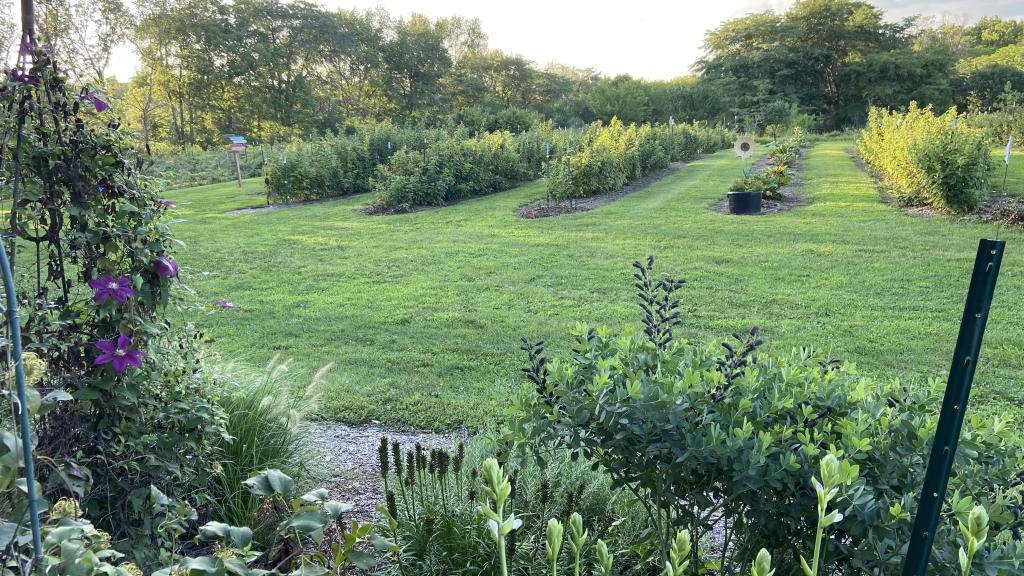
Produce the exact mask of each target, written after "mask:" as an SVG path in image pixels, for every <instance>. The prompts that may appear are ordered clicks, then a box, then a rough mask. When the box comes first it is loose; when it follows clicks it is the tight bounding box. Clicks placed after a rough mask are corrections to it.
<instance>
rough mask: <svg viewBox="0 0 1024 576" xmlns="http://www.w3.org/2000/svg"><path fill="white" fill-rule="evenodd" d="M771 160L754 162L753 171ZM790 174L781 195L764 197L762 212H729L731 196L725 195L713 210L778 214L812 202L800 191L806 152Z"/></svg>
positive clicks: (712, 207) (781, 189) (801, 155)
mask: <svg viewBox="0 0 1024 576" xmlns="http://www.w3.org/2000/svg"><path fill="white" fill-rule="evenodd" d="M770 164H771V162H770V161H769V160H768V158H767V157H765V158H763V159H762V160H761V161H760V162H758V163H757V164H754V167H753V169H752V170H751V172H756V171H758V170H761V169H763V168H766V167H768V166H769V165H770ZM791 172H792V173H791V174H790V179H789V184H786V185H785V186H783V187H782V188H780V189H779V196H778V198H775V199H771V200H769V199H767V198H765V199H763V200H761V212H759V213H757V214H729V198H728V197H725V198H722V199H721V200H719V201H718V202H716V203H714V204H712V205H711V210H713V211H715V212H718V213H719V214H726V215H729V216H764V215H766V214H778V213H779V212H786V211H788V210H792V209H793V208H799V207H801V206H807V205H808V204H810V203H811V202H810V199H809V198H808V197H807V196H806V195H804V194H801V193H800V183H801V180H800V176H801V175H802V174H803V172H804V154H803V153H801V154H800V157H799V158H797V160H796V162H794V163H793V169H792V171H791Z"/></svg>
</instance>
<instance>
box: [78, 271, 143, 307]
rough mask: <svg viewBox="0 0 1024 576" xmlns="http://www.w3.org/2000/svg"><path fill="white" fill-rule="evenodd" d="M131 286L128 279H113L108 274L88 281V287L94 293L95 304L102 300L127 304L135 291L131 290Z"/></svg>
mask: <svg viewBox="0 0 1024 576" xmlns="http://www.w3.org/2000/svg"><path fill="white" fill-rule="evenodd" d="M131 285H132V281H131V280H130V279H129V278H125V277H123V276H122V277H120V278H114V277H113V276H112V275H110V274H107V275H106V276H104V277H103V278H96V279H93V280H89V287H90V288H92V289H93V290H95V291H96V295H95V299H96V301H97V302H102V301H103V300H113V301H115V302H127V301H128V299H129V298H131V297H132V296H135V291H134V290H132V289H131Z"/></svg>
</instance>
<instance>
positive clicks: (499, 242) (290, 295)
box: [172, 139, 1024, 429]
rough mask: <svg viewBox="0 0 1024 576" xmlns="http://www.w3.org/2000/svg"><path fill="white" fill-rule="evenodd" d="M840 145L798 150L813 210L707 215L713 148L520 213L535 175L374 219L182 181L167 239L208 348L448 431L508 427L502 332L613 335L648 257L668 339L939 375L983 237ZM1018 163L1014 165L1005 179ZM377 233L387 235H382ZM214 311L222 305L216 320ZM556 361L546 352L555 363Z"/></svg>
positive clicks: (514, 367)
mask: <svg viewBox="0 0 1024 576" xmlns="http://www.w3.org/2000/svg"><path fill="white" fill-rule="evenodd" d="M851 146H852V141H851V140H847V139H823V140H821V141H819V143H817V144H816V145H815V146H814V147H812V148H811V149H809V150H808V151H807V152H806V160H805V164H804V174H803V177H802V182H801V188H800V193H801V194H802V195H803V196H804V197H806V198H807V199H808V201H809V202H810V204H809V205H808V206H805V207H801V208H799V209H796V210H791V211H788V212H784V213H779V214H773V215H770V216H764V217H758V218H753V219H751V218H739V217H730V216H726V215H721V214H717V213H714V212H712V211H711V210H710V209H709V207H710V206H711V205H713V204H714V203H716V202H718V201H719V200H720V199H721V197H722V195H723V194H724V192H725V190H727V189H728V187H729V184H730V183H731V182H732V180H733V178H734V175H735V174H736V173H737V172H738V171H739V166H740V160H739V159H737V158H735V156H734V155H733V153H732V152H731V151H723V152H721V153H719V154H715V155H713V156H710V157H707V158H704V159H701V160H698V161H696V162H693V163H691V164H689V165H688V166H687V167H686V168H684V169H683V170H680V171H678V172H676V173H673V174H671V175H669V176H667V177H666V178H664V179H662V180H660V181H658V182H657V183H654V184H652V185H651V186H649V187H648V188H646V189H644V190H641V191H638V192H636V193H634V194H631V195H630V196H627V197H624V198H622V199H620V200H618V201H616V202H614V203H612V204H609V205H607V206H604V207H602V208H600V209H597V210H592V211H590V212H586V213H580V214H572V215H566V216H559V217H557V218H543V219H539V220H523V219H521V218H518V217H517V216H516V215H515V210H516V208H517V207H518V206H521V205H523V204H524V203H527V202H530V201H531V200H536V199H538V198H543V197H544V195H545V186H544V183H543V182H539V181H538V182H533V183H529V184H526V185H523V186H519V187H517V188H515V189H513V190H511V191H509V192H504V193H500V194H496V195H493V196H490V197H487V198H480V199H473V200H469V201H466V202H463V203H460V204H459V205H456V206H451V207H448V208H445V209H444V210H434V211H422V212H416V213H411V214H404V215H398V216H394V217H388V218H372V217H367V216H366V215H364V214H362V213H361V209H362V207H363V206H365V205H366V203H367V202H369V201H370V198H369V197H368V196H358V197H353V198H344V199H339V200H337V201H334V202H330V203H323V204H316V205H307V206H299V207H295V208H289V209H285V210H273V211H261V212H254V213H250V214H241V215H240V214H228V213H226V212H227V211H228V210H231V209H233V208H240V207H244V206H250V205H252V202H253V195H254V194H255V195H259V194H261V193H262V183H261V182H259V181H256V180H252V181H249V182H247V183H246V188H245V189H244V190H241V191H239V190H238V189H237V187H234V186H233V185H230V184H225V185H222V186H208V187H201V188H194V189H190V190H182V191H178V192H175V193H173V194H172V198H174V199H175V200H178V202H179V203H178V208H177V215H178V216H179V217H180V218H182V219H183V221H182V222H179V223H177V224H174V228H175V232H176V234H177V236H178V237H179V238H181V239H182V240H183V241H184V242H185V247H184V248H183V249H181V250H180V252H179V256H180V260H181V261H182V262H183V263H184V264H185V270H186V273H188V274H189V275H191V276H192V278H191V280H190V282H191V284H192V285H193V286H194V287H195V289H196V290H197V292H198V295H199V298H200V300H201V301H202V302H203V303H205V304H207V305H209V306H211V308H210V311H209V313H208V314H207V315H205V316H204V317H203V318H202V319H201V320H200V323H201V325H202V327H203V328H204V329H206V332H207V333H208V334H210V335H211V336H212V337H214V338H215V339H216V340H217V343H216V344H215V348H216V349H217V350H219V351H221V352H223V353H224V354H226V355H229V356H230V357H232V358H237V359H239V360H240V361H243V362H245V363H249V364H252V365H255V366H262V365H265V364H266V363H267V362H268V361H269V359H270V358H271V356H273V355H274V354H276V353H281V354H283V355H286V356H293V357H294V358H295V359H296V364H295V365H294V367H293V371H297V372H305V373H308V374H312V373H313V372H315V371H316V370H318V369H319V368H320V367H321V366H323V365H325V364H327V363H329V362H332V361H333V362H335V363H336V368H335V370H333V371H332V372H331V373H330V374H329V375H327V377H326V382H325V384H324V387H323V388H322V391H323V398H324V400H323V403H322V406H321V408H320V413H321V414H322V415H323V416H324V417H327V418H332V419H337V420H342V421H349V422H353V421H354V422H358V421H366V420H370V419H375V420H379V421H382V422H385V423H388V424H403V425H409V426H418V427H428V428H438V429H453V428H456V427H458V426H459V425H461V424H468V425H471V426H472V425H478V424H482V423H489V422H493V421H495V420H501V419H505V418H507V416H508V414H509V410H510V408H509V394H510V391H511V390H513V389H514V388H513V387H518V382H519V378H520V376H519V373H518V369H519V367H520V364H521V360H522V358H521V357H520V355H519V353H518V351H517V349H518V346H519V344H518V342H519V338H520V337H523V336H531V337H534V338H539V339H544V340H548V341H553V342H558V341H560V340H561V339H560V338H558V337H559V336H562V335H564V334H566V333H567V332H568V331H569V329H570V328H571V327H572V326H573V324H574V322H575V321H577V320H581V319H585V320H588V321H592V322H595V323H603V324H609V325H611V326H613V327H616V326H622V325H624V323H626V322H631V321H632V312H633V304H632V302H630V297H629V294H628V290H626V289H625V288H624V286H623V285H622V282H621V280H622V278H624V277H628V275H629V274H630V271H629V269H628V264H629V262H632V261H633V260H634V259H636V258H637V257H639V256H643V255H646V254H654V255H656V256H657V257H658V259H659V263H660V265H661V266H663V267H664V268H665V269H667V270H672V271H674V272H676V273H678V274H679V275H681V276H682V277H684V278H685V279H686V280H687V281H688V284H687V286H686V287H685V288H684V289H683V292H682V295H683V301H684V309H683V314H684V319H685V323H684V325H683V326H682V327H681V328H680V329H679V333H680V334H681V335H684V336H687V337H694V338H700V339H706V338H709V337H717V336H718V335H720V334H722V333H728V332H731V331H733V330H737V329H742V328H744V327H749V326H750V325H752V324H757V325H759V326H761V327H762V330H763V332H764V335H765V336H764V337H765V340H766V341H767V342H768V346H769V347H770V348H771V349H774V350H779V351H788V350H789V349H790V348H792V347H794V346H801V345H806V344H808V343H815V344H817V345H818V346H824V347H825V348H826V349H827V350H828V351H829V352H830V354H832V355H834V356H837V357H840V358H843V359H846V360H849V361H853V362H855V363H856V364H857V366H858V369H860V370H862V371H864V372H865V373H867V374H873V375H879V376H885V377H890V378H897V377H898V378H902V379H905V380H906V381H908V382H910V381H915V380H921V379H922V378H923V377H925V376H929V377H934V376H938V377H942V376H944V375H945V373H946V371H947V370H948V369H949V365H948V363H949V358H950V355H951V354H952V346H953V342H954V340H955V338H956V332H957V327H958V323H959V320H960V314H961V312H962V306H963V298H964V294H965V293H966V286H967V278H968V275H969V273H970V266H971V263H972V261H973V257H974V254H975V251H976V249H977V240H978V238H979V237H982V236H988V237H991V236H992V235H994V234H995V227H994V226H992V225H991V224H982V223H977V222H958V221H952V220H949V219H946V218H913V217H909V216H907V215H905V214H903V213H901V212H899V211H897V210H893V209H892V207H890V206H888V205H886V204H885V203H883V202H882V201H881V200H880V198H879V195H878V192H877V189H876V186H875V182H874V181H873V179H872V178H871V177H870V176H869V175H868V174H866V173H864V172H863V171H862V170H861V169H859V168H858V167H857V165H856V163H855V162H854V160H853V159H852V158H851V156H850V154H849V151H850V149H851ZM1016 169H1019V168H1016ZM1002 237H1003V238H1006V239H1008V241H1009V242H1010V248H1008V250H1007V254H1006V257H1005V260H1004V264H1003V274H1002V278H1001V279H1000V282H999V288H998V290H997V293H996V300H995V303H994V305H993V309H992V316H991V321H990V324H989V330H988V334H987V335H986V340H985V349H984V352H983V354H982V358H981V363H980V364H979V366H978V373H977V383H976V386H975V389H974V398H973V399H972V402H975V401H976V404H974V405H975V406H978V407H988V408H1003V407H1005V408H1011V409H1013V410H1018V411H1019V408H1017V407H1018V406H1020V405H1022V404H1024V394H1022V392H1021V388H1020V386H1019V384H1020V378H1021V374H1024V305H1022V304H1021V303H1022V302H1024V284H1022V280H1021V278H1022V275H1021V273H1020V270H1022V269H1024V259H1022V258H1024V253H1021V252H1020V251H1017V250H1014V249H1013V246H1014V245H1015V243H1018V242H1020V240H1022V239H1024V235H1022V234H1021V233H1020V232H1017V231H1013V230H1007V229H1005V228H1004V230H1003V232H1002ZM385 239H386V240H385ZM220 299H227V300H230V301H232V302H233V303H235V304H237V305H238V306H240V307H241V309H231V310H220V309H219V308H213V307H212V304H213V302H215V301H216V300H220ZM561 352H564V349H560V348H559V345H558V344H556V345H554V346H553V347H552V353H555V354H559V353H561Z"/></svg>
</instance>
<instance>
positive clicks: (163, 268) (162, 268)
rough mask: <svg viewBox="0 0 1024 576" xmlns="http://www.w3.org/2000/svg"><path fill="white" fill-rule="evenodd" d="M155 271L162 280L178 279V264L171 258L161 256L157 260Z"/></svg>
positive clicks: (154, 265) (154, 266)
mask: <svg viewBox="0 0 1024 576" xmlns="http://www.w3.org/2000/svg"><path fill="white" fill-rule="evenodd" d="M153 269H154V270H156V275H157V276H159V277H161V278H177V277H178V271H179V269H178V263H177V262H175V261H174V258H171V257H170V256H161V257H159V258H157V259H156V263H155V264H153Z"/></svg>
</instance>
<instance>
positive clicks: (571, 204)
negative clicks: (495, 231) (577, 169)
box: [516, 155, 704, 219]
mask: <svg viewBox="0 0 1024 576" xmlns="http://www.w3.org/2000/svg"><path fill="white" fill-rule="evenodd" d="M703 157H704V156H703V155H702V156H699V157H697V158H695V159H694V160H688V161H685V162H673V163H671V164H669V165H668V167H667V168H663V169H661V170H658V171H657V172H651V173H650V174H648V175H647V176H644V177H643V178H639V179H637V180H634V181H632V182H630V183H628V184H626V185H625V186H623V187H622V188H619V189H618V190H615V191H614V192H608V193H605V194H599V195H597V196H588V197H587V198H580V199H578V200H565V201H559V202H551V203H548V202H547V201H546V200H534V201H533V202H530V203H529V204H524V205H522V206H520V207H518V208H516V215H517V216H519V217H520V218H530V219H533V218H546V217H548V216H559V215H561V214H574V213H576V212H587V211H590V210H593V209H595V208H600V207H601V206H605V205H607V204H611V203H612V202H615V201H616V200H618V199H619V198H622V197H623V196H629V195H630V194H632V193H634V192H639V191H640V190H643V189H644V188H646V187H648V186H650V185H651V184H654V183H655V182H657V181H658V180H661V179H662V178H664V177H666V176H668V175H670V174H673V173H675V172H677V171H678V170H679V169H680V168H682V167H683V166H686V165H687V164H689V163H690V162H694V161H696V160H700V159H701V158H703Z"/></svg>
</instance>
